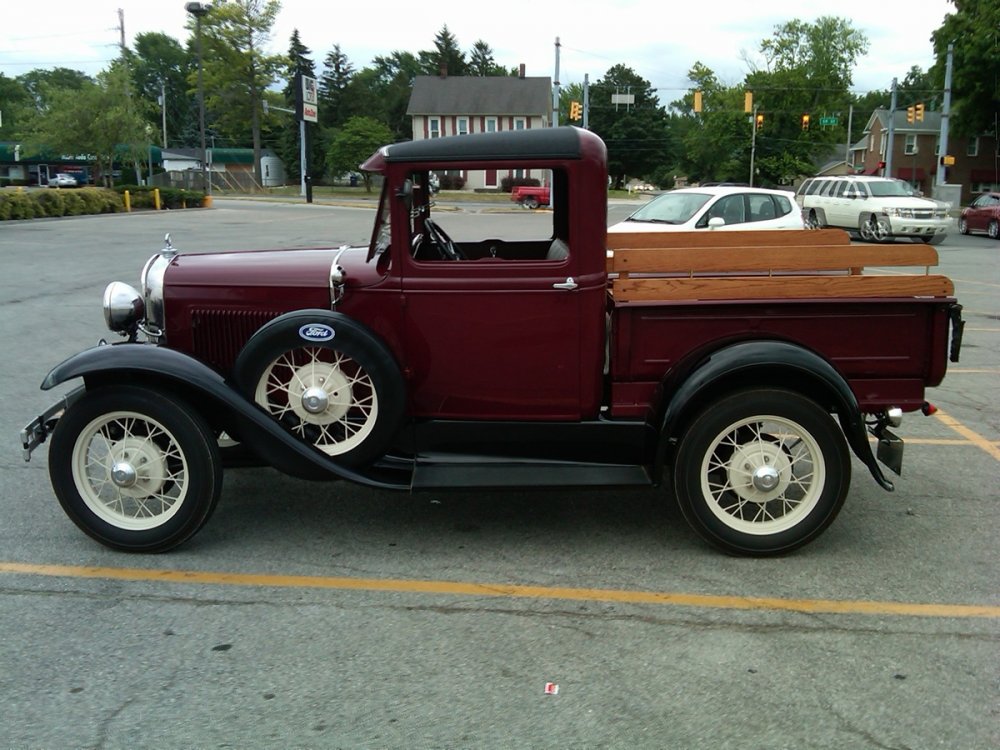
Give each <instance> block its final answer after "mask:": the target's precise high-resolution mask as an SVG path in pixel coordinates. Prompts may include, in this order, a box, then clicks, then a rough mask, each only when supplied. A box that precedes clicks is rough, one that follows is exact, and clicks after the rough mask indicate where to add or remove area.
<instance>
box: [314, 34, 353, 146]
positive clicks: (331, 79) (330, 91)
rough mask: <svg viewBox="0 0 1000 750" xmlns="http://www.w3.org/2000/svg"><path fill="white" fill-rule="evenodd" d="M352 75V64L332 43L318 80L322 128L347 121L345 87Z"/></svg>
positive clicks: (336, 45)
mask: <svg viewBox="0 0 1000 750" xmlns="http://www.w3.org/2000/svg"><path fill="white" fill-rule="evenodd" d="M353 77H354V66H353V65H351V61H350V60H348V59H347V55H345V54H344V53H343V52H341V50H340V45H339V44H335V45H333V49H332V50H330V52H329V54H328V55H327V56H326V59H325V60H323V76H322V78H320V82H319V121H320V123H321V124H322V125H323V127H324V128H335V127H337V126H339V125H342V124H343V123H345V122H346V121H347V118H348V117H349V116H350V113H349V112H348V111H347V108H346V104H347V103H346V99H347V87H348V85H349V84H350V83H351V79H352V78H353Z"/></svg>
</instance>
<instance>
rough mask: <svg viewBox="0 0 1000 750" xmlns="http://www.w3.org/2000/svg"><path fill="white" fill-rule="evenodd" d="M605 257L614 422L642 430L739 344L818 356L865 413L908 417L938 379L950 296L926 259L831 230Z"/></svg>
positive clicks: (661, 236) (619, 250)
mask: <svg viewBox="0 0 1000 750" xmlns="http://www.w3.org/2000/svg"><path fill="white" fill-rule="evenodd" d="M608 243H609V257H608V272H609V296H610V306H611V309H612V312H613V314H612V328H611V347H612V349H611V354H612V356H611V357H610V362H611V370H610V373H609V375H610V379H611V404H610V406H611V412H612V415H614V416H620V417H638V416H641V415H642V414H644V413H645V412H646V410H647V409H649V408H650V407H651V406H652V405H653V404H654V403H655V400H656V399H657V398H658V397H659V396H658V394H659V393H660V392H661V389H662V386H663V385H664V384H665V383H666V384H667V385H669V381H670V380H671V378H673V377H677V376H679V375H681V374H683V373H686V372H687V371H689V370H690V369H691V368H692V367H694V366H696V364H697V362H698V361H700V360H701V359H702V358H703V357H705V356H707V355H709V354H711V352H712V351H714V350H716V349H718V348H720V347H722V346H725V345H727V344H730V343H736V342H740V341H748V340H762V339H763V340H777V341H787V342H791V343H795V344H798V345H800V346H803V347H805V348H807V349H809V350H811V351H813V352H816V353H818V354H819V355H820V356H822V357H824V358H825V359H827V360H828V361H830V362H831V363H832V364H833V365H834V366H835V367H836V368H837V370H839V371H840V372H841V374H842V375H843V376H844V377H845V379H846V380H847V381H848V383H849V384H850V386H851V388H852V390H853V391H854V393H855V395H856V396H857V398H858V401H859V403H860V404H861V406H862V409H863V410H864V411H877V410H880V409H884V408H886V407H888V406H898V407H900V408H902V409H904V410H907V411H912V410H916V409H919V408H920V407H921V406H922V405H923V403H924V388H925V387H927V386H934V385H937V384H938V383H940V382H941V379H942V378H943V377H944V374H945V370H946V368H947V349H948V346H947V343H948V332H949V321H950V314H951V307H952V305H953V304H954V302H955V300H954V298H953V297H952V295H953V292H954V287H953V285H952V282H951V280H950V279H948V278H947V277H945V276H941V275H935V274H931V273H930V268H931V267H933V266H936V265H937V263H938V256H937V251H936V250H935V249H934V247H932V246H930V245H924V244H919V245H916V244H905V245H904V244H899V245H870V246H852V245H851V244H850V239H849V237H848V235H847V233H846V232H843V231H841V230H813V231H801V232H799V231H759V232H698V233H692V232H676V233H665V232H664V233H635V234H620V235H609V236H608ZM913 267H917V269H918V270H917V272H915V273H914V272H913ZM866 269H867V270H866ZM900 269H904V270H900ZM664 372H666V373H667V376H666V381H664V380H663V374H664Z"/></svg>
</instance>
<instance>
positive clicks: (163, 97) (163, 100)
mask: <svg viewBox="0 0 1000 750" xmlns="http://www.w3.org/2000/svg"><path fill="white" fill-rule="evenodd" d="M160 110H161V112H162V113H163V148H166V147H167V84H166V83H164V81H163V80H162V79H161V80H160Z"/></svg>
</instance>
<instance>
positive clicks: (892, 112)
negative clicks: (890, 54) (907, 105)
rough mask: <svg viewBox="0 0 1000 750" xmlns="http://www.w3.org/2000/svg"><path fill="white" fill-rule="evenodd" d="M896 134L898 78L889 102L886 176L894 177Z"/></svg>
mask: <svg viewBox="0 0 1000 750" xmlns="http://www.w3.org/2000/svg"><path fill="white" fill-rule="evenodd" d="M895 136H896V79H895V78H893V79H892V100H891V101H890V103H889V136H888V138H887V139H886V140H887V143H886V147H885V158H884V159H883V160H882V161H884V162H885V172H884V173H883V174H884V176H885V177H892V147H893V141H894V140H895Z"/></svg>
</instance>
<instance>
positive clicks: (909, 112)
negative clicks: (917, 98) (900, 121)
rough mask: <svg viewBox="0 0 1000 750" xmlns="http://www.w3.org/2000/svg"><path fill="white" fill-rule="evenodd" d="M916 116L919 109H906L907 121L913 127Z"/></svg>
mask: <svg viewBox="0 0 1000 750" xmlns="http://www.w3.org/2000/svg"><path fill="white" fill-rule="evenodd" d="M916 114H917V108H916V107H912V106H911V107H907V108H906V121H907V122H908V123H910V124H911V125H912V124H913V121H914V119H915V118H916Z"/></svg>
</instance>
